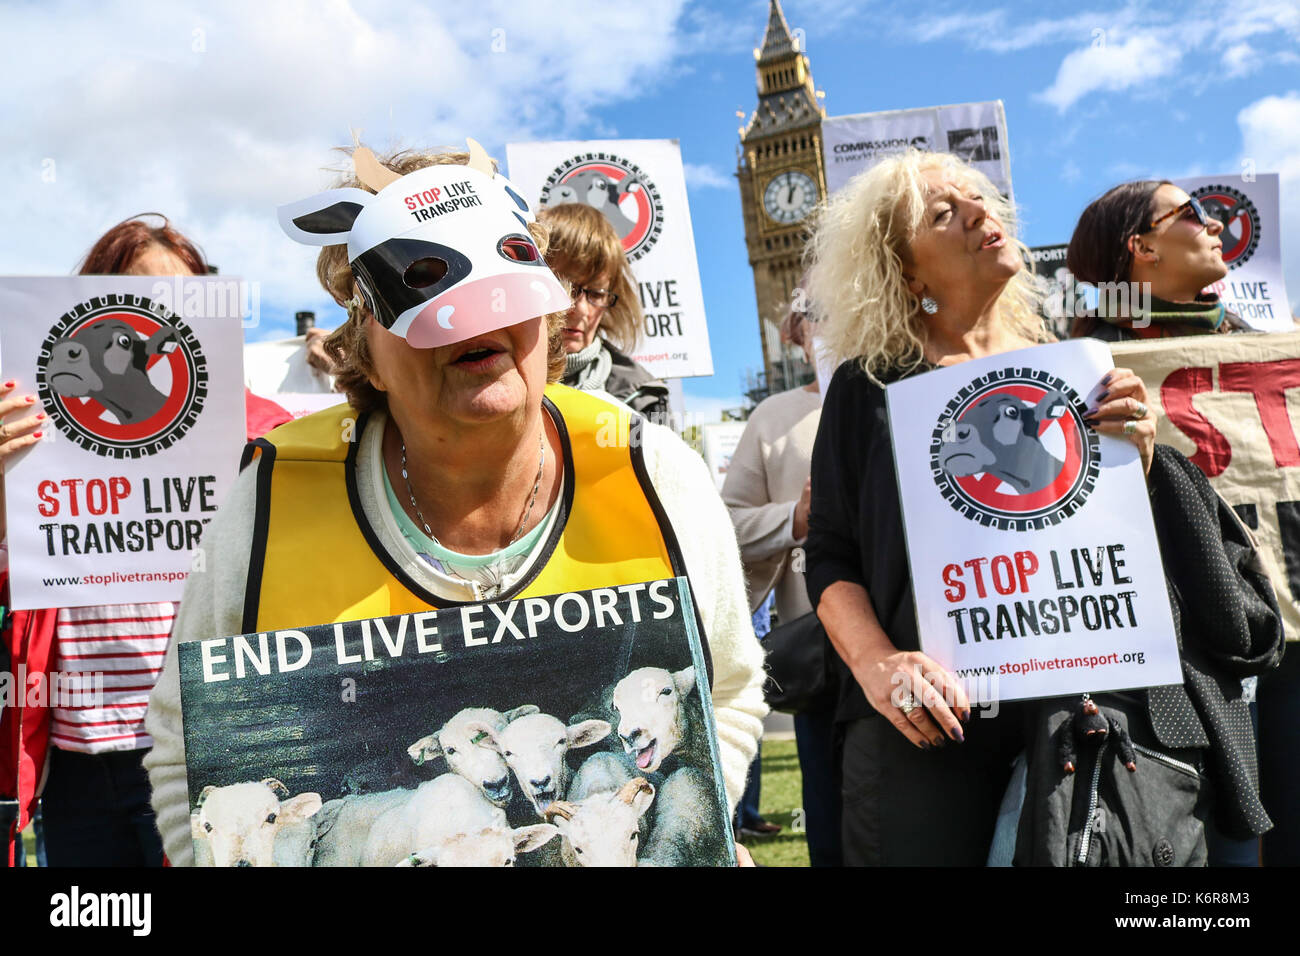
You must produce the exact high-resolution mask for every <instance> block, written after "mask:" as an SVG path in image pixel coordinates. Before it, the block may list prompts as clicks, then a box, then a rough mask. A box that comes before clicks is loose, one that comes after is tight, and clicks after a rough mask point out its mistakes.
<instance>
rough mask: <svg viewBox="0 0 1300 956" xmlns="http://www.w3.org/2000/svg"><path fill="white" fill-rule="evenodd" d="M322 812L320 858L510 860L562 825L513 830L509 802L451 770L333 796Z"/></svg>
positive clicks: (362, 862) (353, 862) (318, 861)
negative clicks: (411, 782) (499, 802)
mask: <svg viewBox="0 0 1300 956" xmlns="http://www.w3.org/2000/svg"><path fill="white" fill-rule="evenodd" d="M321 815H322V817H323V819H322V820H321V822H320V824H319V826H318V836H317V845H316V858H315V865H316V866H403V865H404V866H429V865H437V866H512V865H513V864H514V860H515V856H516V854H518V853H525V852H528V851H530V850H533V849H535V848H537V847H539V846H541V845H542V844H544V843H546V841H547V840H549V839H551V838H552V837H554V836H555V835H556V834H557V832H558V831H557V830H556V828H555V827H554V826H551V825H550V824H536V825H533V826H529V827H520V828H518V829H514V830H512V829H511V828H510V825H509V823H508V822H507V821H506V814H505V811H504V810H502V809H501V808H500V807H498V806H496V805H495V804H493V803H492V802H491V801H489V800H488V799H487V798H485V797H484V796H483V793H482V791H481V790H480V789H479V788H478V787H476V786H475V785H474V784H472V783H470V782H469V781H468V780H466V779H465V778H464V777H461V776H459V775H457V774H452V773H447V774H443V775H442V776H440V777H436V778H435V779H433V780H429V781H426V782H425V783H422V784H420V786H418V787H416V788H415V789H414V790H390V791H386V792H384V793H373V794H361V795H359V796H349V797H343V798H342V799H339V800H331V801H330V802H329V803H327V804H326V805H325V807H324V808H323V809H322V810H321Z"/></svg>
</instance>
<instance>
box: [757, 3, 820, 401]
mask: <svg viewBox="0 0 1300 956" xmlns="http://www.w3.org/2000/svg"><path fill="white" fill-rule="evenodd" d="M754 59H755V60H756V61H757V66H758V108H757V109H755V110H754V112H753V115H751V116H750V118H749V121H748V123H747V124H746V125H745V127H744V128H743V129H741V131H740V146H741V150H740V152H741V155H740V164H739V167H738V168H737V170H736V177H737V178H738V179H739V180H740V205H741V209H742V210H743V212H744V216H745V244H746V245H747V246H748V249H749V264H750V266H751V267H752V268H753V270H754V293H755V297H756V298H757V300H758V334H759V340H760V341H761V343H762V349H763V369H764V371H765V372H766V375H767V386H768V388H769V389H770V390H771V391H772V392H778V391H783V390H784V389H787V388H792V387H793V386H794V385H796V384H797V380H798V375H799V373H800V372H801V371H803V370H804V369H805V366H804V365H803V354H802V352H800V351H799V350H798V349H795V348H793V347H790V346H782V345H781V339H780V335H779V333H778V331H777V326H778V324H779V323H780V321H781V317H782V316H784V315H785V312H786V310H787V309H788V308H789V304H790V298H791V296H792V294H793V291H794V288H795V286H797V285H798V284H799V276H800V273H801V271H802V270H801V267H800V256H801V255H802V254H803V246H804V240H805V239H806V238H807V233H806V229H807V223H806V219H807V217H808V214H809V213H811V212H812V210H813V207H814V206H816V205H817V203H818V202H820V201H821V199H822V197H823V196H825V195H826V173H825V167H824V166H823V164H822V119H823V118H824V117H825V115H826V111H825V110H824V109H822V106H821V103H820V102H819V94H818V93H817V91H816V89H815V87H814V86H813V79H812V70H811V68H810V67H809V65H808V57H807V56H806V55H805V54H804V52H803V50H802V49H801V48H800V43H799V41H798V40H797V39H796V38H795V37H794V36H792V35H791V33H790V27H789V25H788V24H787V23H786V21H785V14H784V13H782V12H781V4H780V0H771V6H770V9H769V12H768V18H767V31H766V32H765V33H764V34H763V45H762V48H761V49H758V50H755V51H754Z"/></svg>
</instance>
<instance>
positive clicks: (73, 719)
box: [50, 602, 176, 754]
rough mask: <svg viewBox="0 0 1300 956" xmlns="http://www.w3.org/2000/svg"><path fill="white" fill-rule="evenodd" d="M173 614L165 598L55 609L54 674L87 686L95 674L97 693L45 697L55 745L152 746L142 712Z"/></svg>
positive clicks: (85, 749) (91, 749)
mask: <svg viewBox="0 0 1300 956" xmlns="http://www.w3.org/2000/svg"><path fill="white" fill-rule="evenodd" d="M175 618H176V605H175V604H173V603H171V602H162V603H158V604H110V605H107V606H104V607H64V608H59V613H58V616H57V618H56V619H55V637H54V641H55V647H56V652H57V653H56V664H55V667H56V668H57V670H58V671H59V674H60V677H61V679H63V680H69V679H71V680H72V681H73V682H75V683H74V686H75V685H79V686H80V687H82V688H85V689H86V690H90V689H92V688H94V687H95V684H96V675H102V679H103V693H102V694H100V695H95V694H88V693H85V692H84V691H83V693H82V694H81V695H67V697H66V698H65V699H60V700H52V701H51V704H52V710H53V717H54V723H53V727H52V728H51V730H50V742H51V743H52V744H53V745H54V746H56V747H58V748H59V749H60V750H76V751H79V752H80V753H90V754H97V753H108V752H110V751H116V750H138V749H141V748H146V747H152V746H153V738H152V737H150V736H149V735H148V734H147V733H145V729H144V713H145V710H146V709H147V708H148V705H149V691H151V690H153V685H154V684H155V683H156V682H157V680H158V675H159V673H161V671H162V666H163V656H164V655H165V654H166V653H167V640H168V638H169V637H170V635H171V632H172V622H173V621H174V620H175ZM78 674H79V675H82V677H81V678H80V680H78V679H77V677H76V675H78ZM96 698H98V702H93V701H96Z"/></svg>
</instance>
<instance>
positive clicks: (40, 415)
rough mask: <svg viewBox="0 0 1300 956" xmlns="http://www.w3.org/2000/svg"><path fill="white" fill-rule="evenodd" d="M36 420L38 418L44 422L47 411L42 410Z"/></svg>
mask: <svg viewBox="0 0 1300 956" xmlns="http://www.w3.org/2000/svg"><path fill="white" fill-rule="evenodd" d="M36 420H37V421H38V422H43V421H45V413H44V412H40V413H39V414H38V415H37V416H36Z"/></svg>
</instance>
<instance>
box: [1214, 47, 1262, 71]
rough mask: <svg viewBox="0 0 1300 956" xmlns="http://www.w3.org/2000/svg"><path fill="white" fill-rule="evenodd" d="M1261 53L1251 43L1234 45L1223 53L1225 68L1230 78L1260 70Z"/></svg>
mask: <svg viewBox="0 0 1300 956" xmlns="http://www.w3.org/2000/svg"><path fill="white" fill-rule="evenodd" d="M1259 66H1260V62H1259V53H1258V52H1257V51H1256V50H1255V48H1254V47H1252V46H1251V45H1250V44H1249V43H1234V44H1233V45H1232V46H1230V47H1228V49H1226V50H1224V51H1223V68H1224V69H1225V70H1227V74H1226V75H1227V76H1228V77H1229V78H1231V77H1236V76H1245V75H1246V74H1247V73H1250V72H1252V71H1254V70H1257V69H1259Z"/></svg>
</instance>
